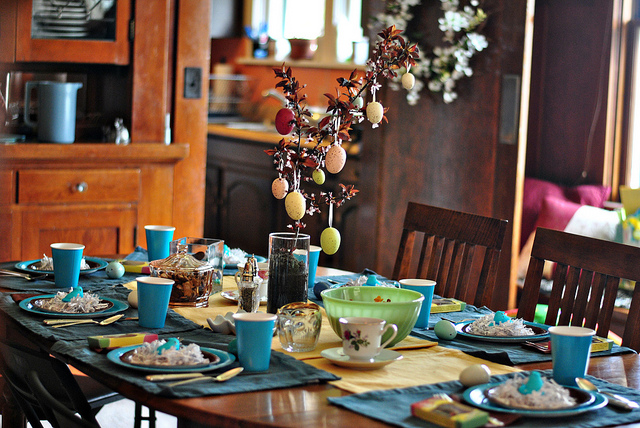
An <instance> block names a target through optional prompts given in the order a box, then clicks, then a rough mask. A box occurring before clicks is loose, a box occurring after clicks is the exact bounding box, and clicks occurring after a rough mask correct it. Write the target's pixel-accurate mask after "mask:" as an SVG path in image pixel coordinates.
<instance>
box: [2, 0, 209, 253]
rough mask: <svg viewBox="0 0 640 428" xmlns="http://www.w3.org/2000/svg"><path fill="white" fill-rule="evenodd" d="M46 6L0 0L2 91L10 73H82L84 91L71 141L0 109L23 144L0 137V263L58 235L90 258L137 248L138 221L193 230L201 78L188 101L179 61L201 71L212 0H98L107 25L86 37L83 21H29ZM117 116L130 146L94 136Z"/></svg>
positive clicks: (198, 232)
mask: <svg viewBox="0 0 640 428" xmlns="http://www.w3.org/2000/svg"><path fill="white" fill-rule="evenodd" d="M48 3H49V0H2V2H1V4H0V78H1V79H0V93H2V94H3V96H4V95H8V90H7V87H6V82H8V81H9V80H10V79H9V77H10V76H11V74H12V73H22V74H24V75H25V76H32V75H35V76H41V75H44V76H46V75H47V73H50V74H56V75H63V76H66V75H72V76H81V77H82V78H83V79H84V81H83V83H84V85H83V87H84V88H83V89H84V90H85V91H86V92H85V93H84V94H83V100H82V103H81V101H80V98H79V100H78V104H79V109H80V107H81V106H82V108H84V109H85V110H84V111H83V112H82V114H81V113H80V112H79V115H78V119H77V123H76V141H75V142H74V143H73V144H54V143H41V142H37V141H35V140H36V138H35V135H32V134H31V135H30V134H29V133H28V130H27V131H25V128H24V126H23V125H22V123H21V121H20V120H18V121H13V122H11V121H10V120H9V119H8V115H7V119H6V120H5V114H2V115H0V136H1V135H7V134H27V141H26V142H24V143H23V142H17V143H9V144H0V234H1V235H2V236H3V237H5V240H4V241H3V242H4V243H5V245H3V246H0V261H8V260H28V259H32V258H40V257H42V254H43V253H46V254H50V249H49V244H51V243H52V242H61V241H63V242H64V241H67V242H68V241H71V242H79V243H82V244H84V245H85V246H86V249H85V254H88V255H98V256H99V255H105V254H115V253H128V252H130V251H132V250H133V249H134V248H135V246H136V245H141V246H146V239H145V236H144V235H145V233H144V225H145V224H171V225H173V226H175V227H176V237H180V236H202V224H203V222H204V215H203V213H204V193H203V192H202V189H203V187H204V176H205V167H204V162H203V159H204V153H205V151H206V113H207V112H206V105H207V100H206V93H207V92H206V89H204V88H206V86H205V84H206V83H207V80H205V79H206V78H207V77H208V76H207V75H204V73H203V76H202V77H203V79H202V82H201V86H202V88H203V91H202V96H200V97H192V98H190V99H185V97H184V96H183V85H184V74H183V73H184V72H183V70H184V68H185V67H186V66H187V65H188V66H189V67H192V68H193V67H199V68H201V69H202V70H208V69H209V63H208V58H209V51H208V50H209V37H208V35H209V23H208V19H209V16H210V13H209V8H210V5H209V2H202V1H199V0H185V1H181V2H180V4H178V3H177V2H174V1H172V0H145V2H136V3H134V2H133V1H131V0H113V1H112V2H102V3H104V4H107V5H110V4H112V3H113V5H114V7H113V8H111V9H109V10H107V11H106V13H105V15H104V16H100V17H98V18H97V19H94V17H93V15H92V16H91V20H94V21H95V22H94V24H95V23H98V24H101V23H103V22H104V23H106V27H107V29H106V30H104V34H103V35H96V33H94V32H90V31H89V30H88V29H87V32H86V34H85V33H84V31H85V30H84V28H83V27H82V24H80V23H78V24H77V25H76V24H73V25H69V26H66V27H65V26H64V25H63V24H62V23H60V22H51V21H52V20H51V19H42V17H41V16H39V17H38V18H37V19H36V16H35V15H36V12H37V13H40V12H42V11H43V10H47V9H46V8H45V6H46V4H48ZM58 3H60V2H58ZM65 4H67V5H74V4H75V5H79V4H82V2H65ZM133 4H137V7H136V8H134V7H133ZM43 5H45V6H43ZM47 7H48V6H47ZM78 7H79V6H78ZM83 7H84V6H83ZM35 8H37V10H34V9H35ZM67 11H68V17H73V16H74V15H73V13H76V11H75V10H72V9H68V10H67ZM194 17H196V18H194ZM45 18H50V17H45ZM47 24H49V25H50V26H49V27H47ZM56 25H57V27H56ZM92 28H93V27H92ZM38 31H39V33H38ZM56 31H58V32H60V33H62V34H63V36H62V37H54V36H55V35H56V33H55V32H56ZM91 31H92V30H91ZM101 34H102V33H101ZM20 84H22V85H24V82H22V81H20ZM18 92H19V91H18ZM3 104H4V103H3ZM3 107H5V108H6V107H7V105H6V104H5V105H4V106H3ZM3 110H6V109H3ZM197 112H201V114H200V115H198V113H197ZM5 113H6V111H5ZM167 114H169V115H170V117H171V119H172V121H171V128H172V131H173V132H172V139H171V143H170V144H165V141H164V135H165V116H166V115H167ZM115 117H121V118H123V119H124V123H125V126H127V128H128V129H129V130H130V134H131V141H132V142H131V144H129V145H126V146H123V145H116V144H114V143H113V140H109V139H107V140H104V139H103V138H102V134H103V132H102V128H103V127H104V126H105V125H111V126H112V125H113V119H114V118H115ZM87 129H88V130H87ZM96 130H97V131H98V132H96ZM185 183H189V184H190V186H189V187H188V188H187V186H185V185H184V184H185ZM198 191H200V192H201V193H202V194H201V195H199V194H198V193H197V192H198ZM184 212H189V213H190V214H191V215H190V216H186V215H184Z"/></svg>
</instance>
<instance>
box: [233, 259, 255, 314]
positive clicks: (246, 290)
mask: <svg viewBox="0 0 640 428" xmlns="http://www.w3.org/2000/svg"><path fill="white" fill-rule="evenodd" d="M236 284H238V310H240V309H242V310H243V311H245V312H258V307H259V306H260V277H259V276H258V262H257V261H256V259H255V257H253V256H250V257H249V258H248V259H247V262H246V263H245V265H244V268H243V269H242V271H238V272H237V273H236Z"/></svg>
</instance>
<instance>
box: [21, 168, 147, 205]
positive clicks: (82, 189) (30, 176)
mask: <svg viewBox="0 0 640 428" xmlns="http://www.w3.org/2000/svg"><path fill="white" fill-rule="evenodd" d="M139 198H140V170H139V169H137V168H129V169H78V170H72V169H59V170H57V169H56V170H54V169H50V170H47V169H44V170H31V169H28V170H20V171H19V172H18V203H20V204H35V203H38V204H46V203H69V202H78V203H83V202H104V203H108V202H137V201H138V200H139Z"/></svg>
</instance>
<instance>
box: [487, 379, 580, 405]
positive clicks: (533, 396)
mask: <svg viewBox="0 0 640 428" xmlns="http://www.w3.org/2000/svg"><path fill="white" fill-rule="evenodd" d="M487 395H488V396H489V399H490V400H492V401H494V402H496V403H498V404H500V405H502V406H507V407H517V408H521V409H540V410H542V409H544V410H549V409H566V408H569V407H573V406H575V405H576V404H577V402H576V399H575V398H574V397H572V396H571V394H570V392H569V390H568V389H567V388H564V387H562V386H560V385H558V384H557V383H556V382H555V381H554V380H553V379H548V378H545V377H542V376H541V375H540V372H537V371H533V372H531V374H530V375H529V376H524V375H516V376H515V377H513V378H511V379H508V380H507V381H505V382H504V383H503V384H501V385H499V386H497V387H495V388H491V389H490V390H489V391H488V392H487Z"/></svg>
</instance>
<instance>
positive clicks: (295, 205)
mask: <svg viewBox="0 0 640 428" xmlns="http://www.w3.org/2000/svg"><path fill="white" fill-rule="evenodd" d="M284 208H285V210H286V211H287V214H288V215H289V217H291V218H292V219H294V220H300V219H301V218H302V217H304V212H305V211H306V210H307V201H306V200H305V199H304V196H302V193H300V192H298V191H295V192H290V193H289V194H288V195H287V197H286V198H285V199H284Z"/></svg>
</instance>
